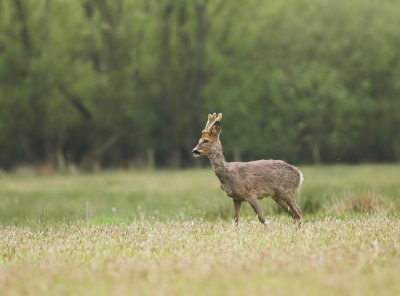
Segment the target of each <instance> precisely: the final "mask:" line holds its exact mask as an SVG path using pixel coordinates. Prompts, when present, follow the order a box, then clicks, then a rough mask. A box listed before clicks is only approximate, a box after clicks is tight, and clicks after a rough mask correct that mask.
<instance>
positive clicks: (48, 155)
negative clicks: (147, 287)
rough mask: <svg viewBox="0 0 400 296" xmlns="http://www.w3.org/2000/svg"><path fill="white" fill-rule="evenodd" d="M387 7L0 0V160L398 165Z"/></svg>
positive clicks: (296, 1)
mask: <svg viewBox="0 0 400 296" xmlns="http://www.w3.org/2000/svg"><path fill="white" fill-rule="evenodd" d="M399 20H400V5H399V4H398V3H397V2H396V1H390V0H384V1H379V2H376V1H362V0H347V1H344V0H340V1H316V0H273V1H267V2H266V1H261V0H251V1H246V2H243V1H237V0H235V1H226V0H221V1H207V0H195V1H183V0H179V1H170V0H165V1H161V2H160V1H138V0H118V1H111V0H101V1H93V0H81V1H78V0H76V1H64V0H42V1H39V2H38V1H33V0H16V1H2V2H0V166H1V167H5V168H10V167H13V166H16V165H18V164H21V163H26V162H33V163H55V164H57V165H58V167H59V168H61V169H62V168H63V165H64V164H65V163H66V162H67V163H76V164H79V165H81V166H83V167H86V168H94V167H96V166H97V165H104V166H110V165H116V166H128V165H130V164H133V165H136V166H137V165H139V164H140V163H143V162H146V160H145V159H146V158H149V159H150V158H151V155H153V154H154V156H155V159H156V163H157V164H158V165H161V166H175V167H176V166H189V165H193V163H194V162H193V160H192V159H191V156H190V150H191V148H192V147H193V146H194V145H195V143H196V141H197V137H198V135H199V134H200V131H201V129H202V127H203V125H204V123H205V119H206V115H207V114H208V113H210V112H214V111H215V112H222V113H223V114H224V122H223V135H222V141H223V144H224V148H225V151H226V154H227V155H228V158H231V157H232V155H234V154H235V156H236V157H239V156H241V158H242V159H244V160H250V159H255V158H282V159H285V160H288V161H291V162H296V163H301V162H303V163H307V162H315V163H318V162H336V161H338V160H340V161H346V162H361V161H398V160H400V140H399V139H400V134H399V131H398V128H397V127H398V126H399V125H400V100H399V99H398V94H399V92H400V83H399V81H400V64H399V63H400V53H399V50H398V48H399V46H400V43H399V40H400V36H399V35H400V33H399V30H398V27H399V25H400V21H399Z"/></svg>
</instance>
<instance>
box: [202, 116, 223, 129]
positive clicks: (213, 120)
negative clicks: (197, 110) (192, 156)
mask: <svg viewBox="0 0 400 296" xmlns="http://www.w3.org/2000/svg"><path fill="white" fill-rule="evenodd" d="M221 120H222V113H218V116H217V114H216V113H214V114H213V115H211V114H208V121H207V124H206V127H205V128H204V130H203V132H210V131H211V129H212V127H213V125H214V124H215V123H216V122H218V121H221Z"/></svg>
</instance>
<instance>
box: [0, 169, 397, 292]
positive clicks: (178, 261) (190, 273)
mask: <svg viewBox="0 0 400 296" xmlns="http://www.w3.org/2000/svg"><path fill="white" fill-rule="evenodd" d="M301 170H302V172H303V174H304V177H305V182H304V184H303V185H302V187H301V189H300V190H299V192H298V193H297V195H296V200H297V201H298V203H299V205H300V206H301V208H302V209H303V212H304V214H305V215H304V223H303V225H302V227H301V228H300V229H297V228H295V227H293V222H292V219H291V218H290V217H289V216H288V215H287V214H286V213H283V212H282V210H281V209H280V208H278V207H277V206H276V205H275V204H274V202H273V201H272V200H270V199H264V200H262V201H261V202H260V204H261V207H262V209H263V211H264V214H265V215H266V218H267V220H268V221H269V224H268V225H267V226H266V227H264V226H262V225H260V224H259V222H258V220H257V218H256V216H255V214H254V213H253V211H252V210H251V208H250V206H248V205H245V206H244V208H243V210H242V212H241V215H240V224H239V227H235V226H234V223H233V219H232V216H233V204H232V201H231V200H230V199H229V198H228V197H226V196H225V194H224V193H223V192H222V191H221V190H220V188H219V183H218V180H217V178H216V177H215V175H214V174H213V172H212V171H211V169H199V170H177V171H170V170H155V171H128V172H127V171H108V172H100V173H96V174H79V173H75V174H65V175H62V174H51V175H40V174H33V173H24V174H22V173H13V174H2V175H0V225H1V226H0V237H1V238H0V295H187V294H188V293H190V294H191V295H204V294H206V295H207V294H209V295H243V294H250V293H252V294H256V295H289V294H297V295H320V294H324V295H338V294H340V295H377V294H379V295H400V282H399V281H398V272H399V266H400V215H399V212H400V182H399V180H400V179H399V176H400V166H399V165H357V166H346V165H334V166H312V167H311V166H310V167H302V168H301Z"/></svg>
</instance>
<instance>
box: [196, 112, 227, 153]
mask: <svg viewBox="0 0 400 296" xmlns="http://www.w3.org/2000/svg"><path fill="white" fill-rule="evenodd" d="M221 120H222V113H218V116H217V114H216V113H214V114H213V115H211V114H209V115H208V121H207V123H206V127H205V128H204V130H203V131H202V136H201V138H200V140H199V143H198V144H197V146H196V147H195V148H194V149H193V150H192V154H193V156H194V157H200V156H203V155H207V154H209V153H210V150H211V148H212V147H213V146H214V144H215V143H216V142H219V134H220V132H221Z"/></svg>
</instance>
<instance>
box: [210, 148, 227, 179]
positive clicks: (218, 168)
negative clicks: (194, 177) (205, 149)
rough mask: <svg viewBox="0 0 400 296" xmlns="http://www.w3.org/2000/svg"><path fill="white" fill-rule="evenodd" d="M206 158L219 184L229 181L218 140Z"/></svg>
mask: <svg viewBox="0 0 400 296" xmlns="http://www.w3.org/2000/svg"><path fill="white" fill-rule="evenodd" d="M208 158H209V159H210V162H211V165H212V167H213V170H214V173H215V174H216V175H217V177H218V179H219V180H220V181H221V183H225V181H227V180H228V179H229V169H228V163H227V162H226V160H225V157H224V153H223V151H222V145H221V142H220V141H219V140H218V141H217V142H216V143H215V144H214V146H213V147H212V148H211V150H210V153H209V154H208Z"/></svg>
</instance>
